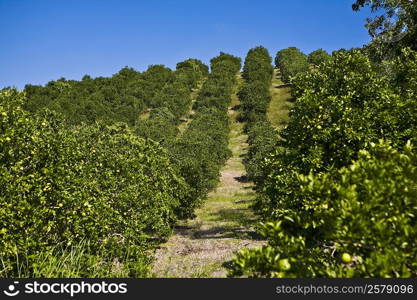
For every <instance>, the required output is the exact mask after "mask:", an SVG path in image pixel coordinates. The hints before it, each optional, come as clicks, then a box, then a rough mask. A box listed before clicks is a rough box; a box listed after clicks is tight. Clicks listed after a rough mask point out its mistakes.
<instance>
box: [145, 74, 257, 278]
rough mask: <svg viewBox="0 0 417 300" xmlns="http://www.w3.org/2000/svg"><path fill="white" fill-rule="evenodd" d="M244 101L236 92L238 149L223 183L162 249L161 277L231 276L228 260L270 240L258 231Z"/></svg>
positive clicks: (233, 141) (233, 136)
mask: <svg viewBox="0 0 417 300" xmlns="http://www.w3.org/2000/svg"><path fill="white" fill-rule="evenodd" d="M240 81H241V80H240V77H239V82H240ZM239 104H240V102H239V99H238V97H237V95H236V93H235V94H234V95H233V97H232V104H231V106H230V108H229V118H230V124H231V130H230V139H229V147H230V149H231V150H232V153H233V154H232V157H231V158H230V159H229V160H228V161H227V163H226V164H225V166H224V167H223V168H222V170H221V178H220V182H219V185H218V187H217V189H216V190H215V191H213V192H211V193H210V194H209V197H208V199H207V200H206V201H205V203H204V204H203V206H202V207H201V208H200V209H198V210H197V211H196V215H197V217H196V218H195V219H194V220H188V221H184V222H181V223H179V224H178V226H177V227H176V228H175V232H174V234H173V235H172V236H171V237H170V239H169V240H168V242H167V243H165V244H163V245H161V247H160V249H158V250H157V252H156V255H155V258H156V261H155V263H154V266H153V269H152V274H153V276H155V277H177V278H184V277H186V278H194V277H200V278H201V277H225V276H226V270H225V269H224V268H223V267H222V264H223V263H224V262H225V261H227V260H229V259H231V258H232V257H233V254H234V252H236V251H237V250H239V249H241V248H244V247H246V248H248V247H249V248H250V247H258V246H261V245H263V244H264V241H262V240H261V239H260V237H259V236H258V235H257V234H256V233H255V230H254V227H253V226H254V223H255V222H256V217H255V216H254V215H253V213H252V210H251V209H250V207H249V206H250V204H251V203H252V201H253V200H254V198H255V196H256V195H255V192H254V191H253V190H252V184H251V183H249V182H246V181H245V167H244V165H243V163H242V160H243V158H244V155H245V153H246V151H247V143H246V139H247V136H246V135H244V133H243V125H244V124H242V123H239V122H237V120H236V118H237V115H238V110H237V107H238V105H239Z"/></svg>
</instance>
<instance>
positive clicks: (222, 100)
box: [170, 53, 241, 217]
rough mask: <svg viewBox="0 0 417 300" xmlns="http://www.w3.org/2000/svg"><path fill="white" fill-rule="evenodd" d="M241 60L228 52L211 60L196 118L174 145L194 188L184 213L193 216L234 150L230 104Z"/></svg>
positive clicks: (176, 157)
mask: <svg viewBox="0 0 417 300" xmlns="http://www.w3.org/2000/svg"><path fill="white" fill-rule="evenodd" d="M240 64H241V62H240V59H239V58H236V57H234V56H231V55H229V54H224V53H221V54H220V55H219V56H217V57H215V58H213V59H212V60H211V69H212V72H211V73H210V75H209V76H208V79H207V80H206V81H205V82H204V84H203V86H202V88H201V91H200V94H199V95H198V98H197V102H196V104H195V109H196V113H195V115H194V117H193V120H192V121H191V123H190V125H189V127H188V128H187V130H186V131H185V132H184V133H183V134H182V135H181V137H180V138H179V139H178V140H177V141H176V142H175V143H173V145H172V146H171V148H170V151H171V154H172V157H173V161H174V163H175V164H176V168H178V170H179V173H180V174H181V175H182V176H183V177H184V179H185V180H186V182H187V183H188V185H189V186H190V188H191V195H190V197H189V198H187V201H188V202H186V203H185V202H184V203H182V204H181V207H182V208H183V209H184V211H185V213H184V217H191V216H193V214H194V209H195V208H196V207H197V206H198V205H200V204H201V202H202V200H203V199H204V198H205V197H206V196H207V193H208V192H209V191H210V190H211V189H212V188H214V187H215V186H216V184H217V182H218V177H219V172H220V168H221V166H222V165H223V164H224V163H225V162H226V160H227V159H228V158H229V156H230V154H231V153H230V150H229V148H228V134H229V121H228V116H227V108H228V106H229V104H230V101H231V94H232V92H233V91H234V85H235V83H236V73H237V72H238V71H239V69H240Z"/></svg>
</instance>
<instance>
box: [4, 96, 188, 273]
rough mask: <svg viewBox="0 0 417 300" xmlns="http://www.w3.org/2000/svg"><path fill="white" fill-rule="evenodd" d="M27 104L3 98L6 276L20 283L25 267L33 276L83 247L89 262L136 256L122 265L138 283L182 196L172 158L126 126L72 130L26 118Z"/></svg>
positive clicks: (47, 119) (54, 121)
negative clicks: (40, 261)
mask: <svg viewBox="0 0 417 300" xmlns="http://www.w3.org/2000/svg"><path fill="white" fill-rule="evenodd" d="M24 101H25V99H24V94H23V93H18V92H16V91H14V90H4V91H2V92H1V94H0V116H1V119H0V121H1V123H0V131H1V134H0V150H1V151H0V175H1V176H0V191H1V192H0V204H1V206H0V219H1V220H0V224H2V225H1V229H0V234H1V240H2V244H1V245H0V256H1V262H2V264H3V266H2V270H1V272H2V274H3V275H6V276H16V274H18V273H17V272H18V271H19V270H17V267H18V265H17V264H18V263H19V260H20V263H22V260H25V263H26V264H27V265H28V266H29V267H28V268H29V270H28V273H27V276H30V274H32V273H31V272H32V271H33V270H32V269H33V268H35V267H36V264H35V263H36V257H38V256H39V255H40V253H48V252H49V251H51V249H55V247H56V246H57V245H60V244H62V245H63V246H72V245H76V244H78V243H81V242H82V241H88V247H89V251H88V255H89V256H92V257H94V255H96V254H97V253H98V251H99V252H100V255H103V251H104V250H106V253H109V252H110V253H111V254H112V255H108V257H112V259H114V258H119V259H121V258H122V257H124V256H123V255H124V253H126V252H130V253H132V255H133V257H132V258H131V259H133V260H132V261H123V262H122V263H123V265H124V267H125V268H128V269H129V268H130V264H132V266H131V267H132V269H130V271H129V272H130V275H129V276H140V275H143V274H142V273H137V272H136V271H137V269H136V268H137V266H136V265H135V264H136V262H138V261H140V260H141V259H140V257H144V255H145V254H144V252H143V250H144V249H145V248H146V247H148V246H149V241H150V239H155V238H157V239H160V238H163V237H166V236H167V235H168V234H169V233H170V231H171V226H172V225H173V224H174V222H175V220H176V218H177V215H178V216H180V215H182V214H183V213H182V212H181V207H180V206H179V204H180V202H181V201H182V199H183V198H185V197H186V194H187V191H188V186H187V184H186V183H185V182H184V180H183V179H182V178H181V177H180V176H179V174H178V173H177V171H176V170H175V169H174V168H173V166H172V164H171V162H170V158H169V155H168V153H167V152H166V151H165V150H164V149H162V148H161V147H160V146H158V145H157V144H156V143H155V142H153V141H151V140H147V141H145V140H143V139H141V138H139V137H137V136H136V135H134V134H132V133H131V131H130V130H129V129H128V128H127V127H126V125H123V124H120V125H117V124H116V125H113V126H111V127H108V126H105V125H102V124H97V125H92V126H89V125H83V126H77V127H70V128H68V127H65V126H64V125H63V124H64V123H63V122H62V121H61V120H60V119H59V117H57V116H56V115H55V114H51V113H48V112H44V113H43V114H44V116H36V115H33V114H30V113H27V112H25V111H24V110H23V109H22V108H21V106H22V105H23V104H24ZM147 245H148V246H147ZM25 254H27V255H25ZM17 257H18V261H16V258H17ZM135 257H136V258H135ZM87 258H88V257H86V259H87ZM102 263H103V264H106V263H107V264H110V265H111V263H112V261H109V262H106V261H104V262H102ZM32 264H33V265H32ZM142 268H143V266H140V272H143V270H142ZM78 276H88V269H83V270H80V273H79V274H78Z"/></svg>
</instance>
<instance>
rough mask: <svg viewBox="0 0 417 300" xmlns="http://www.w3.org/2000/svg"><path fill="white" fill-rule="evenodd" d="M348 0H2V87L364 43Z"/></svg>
mask: <svg viewBox="0 0 417 300" xmlns="http://www.w3.org/2000/svg"><path fill="white" fill-rule="evenodd" d="M352 2H354V0H271V1H264V0H257V1H255V0H251V1H244V0H239V1H236V0H222V1H218V0H210V1H196V0H195V1H188V0H187V1H183V0H176V1H158V0H154V1H152V2H151V1H148V0H147V1H141V0H135V1H127V0H101V1H99V0H94V1H93V0H83V1H79V0H71V1H68V0H66V1H63V0H0V37H1V45H0V88H2V87H5V86H16V87H18V88H23V87H24V85H25V84H27V83H31V84H45V83H47V82H48V81H50V80H53V79H58V78H60V77H65V78H67V79H77V80H79V79H81V77H82V76H83V75H84V74H89V75H91V76H93V77H96V76H110V75H112V74H114V73H116V72H117V71H118V70H119V69H120V68H122V67H124V66H129V67H133V68H135V69H137V70H139V71H143V70H145V69H146V68H147V66H148V65H151V64H164V65H166V66H168V67H171V68H174V67H175V64H176V63H177V62H179V61H182V60H184V59H187V58H190V57H193V58H198V59H201V60H203V61H204V62H208V61H209V60H210V58H211V57H213V56H215V55H217V54H218V53H219V51H224V52H229V53H231V54H234V55H238V56H241V57H244V56H245V54H246V53H247V51H248V50H249V49H250V48H251V47H254V46H257V45H263V46H265V47H266V48H268V49H269V51H270V53H271V55H275V53H276V51H277V50H280V49H282V48H286V47H288V46H296V47H299V48H300V49H301V50H303V51H304V52H306V53H308V52H310V51H312V50H315V49H317V48H324V49H326V50H328V51H333V50H335V49H340V48H351V47H360V46H362V45H363V44H365V43H367V42H368V41H369V37H368V34H367V31H366V29H365V28H364V23H365V18H366V17H367V16H368V12H367V11H363V12H360V13H355V12H353V11H352V10H351V5H352Z"/></svg>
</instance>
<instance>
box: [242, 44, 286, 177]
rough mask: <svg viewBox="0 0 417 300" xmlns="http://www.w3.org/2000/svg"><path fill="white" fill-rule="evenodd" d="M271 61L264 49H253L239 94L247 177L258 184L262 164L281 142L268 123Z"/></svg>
mask: <svg viewBox="0 0 417 300" xmlns="http://www.w3.org/2000/svg"><path fill="white" fill-rule="evenodd" d="M271 63H272V58H271V57H270V56H269V52H268V50H267V49H265V48H264V47H256V48H253V49H250V50H249V52H248V54H247V56H246V58H245V64H244V66H243V74H242V77H243V79H244V83H243V85H242V87H241V89H240V91H239V94H238V96H239V99H240V102H241V108H240V110H241V113H240V120H241V121H246V125H245V130H246V132H247V133H248V144H249V150H248V154H247V157H246V158H245V160H244V163H245V168H246V173H247V176H248V178H249V179H250V180H252V181H254V182H255V183H257V182H259V181H261V180H263V174H262V164H263V161H264V159H265V157H267V155H268V154H269V153H270V152H272V150H273V149H274V148H275V146H276V143H277V141H278V137H277V134H276V132H275V130H274V128H273V127H272V125H271V124H270V123H269V121H267V118H266V112H267V109H268V106H269V102H270V101H271V96H270V92H269V88H270V85H271V80H272V74H273V68H272V65H271Z"/></svg>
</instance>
